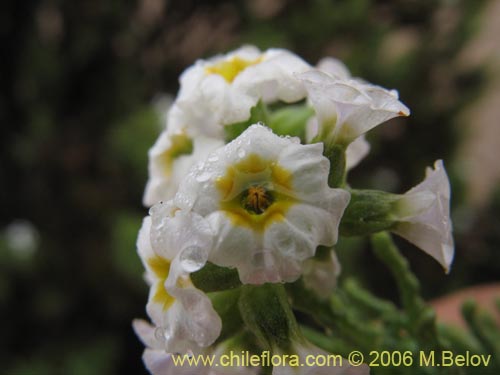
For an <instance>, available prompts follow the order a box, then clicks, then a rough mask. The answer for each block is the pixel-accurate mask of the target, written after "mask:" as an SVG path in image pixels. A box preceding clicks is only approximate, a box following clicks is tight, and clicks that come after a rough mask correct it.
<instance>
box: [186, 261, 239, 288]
mask: <svg viewBox="0 0 500 375" xmlns="http://www.w3.org/2000/svg"><path fill="white" fill-rule="evenodd" d="M191 281H192V282H193V284H194V286H195V287H197V288H198V289H200V290H202V291H204V292H205V293H209V292H218V291H222V290H228V289H233V288H237V287H239V286H240V285H241V281H240V278H239V276H238V271H237V270H236V269H234V268H227V267H220V266H216V265H215V264H213V263H210V262H207V264H205V266H204V267H203V268H202V269H201V270H199V271H196V272H193V273H192V274H191Z"/></svg>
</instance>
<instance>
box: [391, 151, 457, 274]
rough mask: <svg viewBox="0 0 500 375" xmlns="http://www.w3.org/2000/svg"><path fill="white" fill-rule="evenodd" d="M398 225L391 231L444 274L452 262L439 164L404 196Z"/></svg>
mask: <svg viewBox="0 0 500 375" xmlns="http://www.w3.org/2000/svg"><path fill="white" fill-rule="evenodd" d="M396 216H397V220H398V221H399V223H398V224H397V225H396V226H395V227H394V229H392V231H393V232H394V233H396V234H398V235H400V236H401V237H403V238H405V239H407V240H408V241H410V242H411V243H413V244H414V245H416V246H418V247H419V248H421V249H422V250H423V251H425V252H426V253H427V254H429V255H430V256H432V257H433V258H434V259H436V260H437V261H438V262H439V263H441V265H442V266H443V268H444V269H445V271H446V272H448V271H449V269H450V265H451V263H452V261H453V255H454V252H455V250H454V245H453V237H452V224H451V220H450V182H449V180H448V175H447V174H446V170H445V169H444V165H443V161H442V160H437V161H436V162H435V163H434V169H431V168H427V170H426V173H425V179H424V181H422V182H421V183H420V184H418V185H417V186H415V187H414V188H412V189H411V190H409V191H408V192H406V193H405V194H404V196H403V198H402V199H401V200H400V202H399V204H398V210H397V213H396Z"/></svg>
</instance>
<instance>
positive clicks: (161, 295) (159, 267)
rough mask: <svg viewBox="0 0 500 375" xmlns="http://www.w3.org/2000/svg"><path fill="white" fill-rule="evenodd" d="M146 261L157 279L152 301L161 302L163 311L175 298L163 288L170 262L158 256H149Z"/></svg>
mask: <svg viewBox="0 0 500 375" xmlns="http://www.w3.org/2000/svg"><path fill="white" fill-rule="evenodd" d="M147 262H148V265H149V267H150V268H151V270H152V271H153V273H154V275H155V277H156V279H157V281H156V283H155V285H154V288H155V291H154V294H153V301H154V302H156V303H159V304H161V305H162V309H163V311H166V310H168V309H169V308H170V306H172V304H173V303H174V301H175V298H174V297H172V296H171V295H170V294H169V293H168V292H167V290H166V289H165V281H166V280H167V278H168V273H169V272H170V262H169V261H168V260H166V259H164V258H160V257H158V256H155V257H153V258H149V259H148V261H147Z"/></svg>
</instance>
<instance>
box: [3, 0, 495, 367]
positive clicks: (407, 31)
mask: <svg viewBox="0 0 500 375" xmlns="http://www.w3.org/2000/svg"><path fill="white" fill-rule="evenodd" d="M499 8H500V7H499V6H498V2H495V1H494V0H493V1H486V0H455V1H445V0H442V1H437V0H393V1H390V0H386V1H382V0H381V1H375V0H345V1H334V0H330V1H327V0H311V1H300V0H274V1H271V0H258V1H242V0H238V1H211V2H202V1H193V0H179V1H168V0H142V1H131V2H121V1H116V0H115V1H86V0H80V1H62V0H61V1H56V0H54V1H48V0H39V1H37V0H27V1H15V0H4V1H2V2H1V4H0V49H1V53H0V56H1V57H0V65H1V75H0V80H1V96H0V123H1V124H2V126H1V131H0V142H1V148H0V155H1V162H0V204H1V206H0V207H1V212H0V305H1V312H0V319H1V322H2V323H3V324H2V327H1V334H0V364H1V365H0V372H1V373H2V374H111V373H136V374H139V373H143V372H144V370H143V365H142V363H141V360H140V356H141V353H142V350H143V347H142V344H141V343H140V342H139V341H138V339H137V338H136V337H135V336H134V334H133V332H132V330H131V320H132V319H133V318H136V317H145V312H144V307H145V303H146V299H147V287H146V285H145V283H144V282H143V280H142V267H141V265H140V262H139V259H138V258H137V256H136V253H135V239H136V236H137V231H138V229H139V227H140V225H141V220H142V217H143V216H145V215H146V214H147V210H146V209H145V208H144V207H142V205H141V198H142V192H143V188H144V186H145V182H146V179H147V150H148V148H149V147H150V146H151V145H152V144H153V142H154V141H155V138H156V136H157V134H158V133H159V130H160V128H161V126H162V124H161V117H160V115H159V114H158V110H157V108H158V107H161V103H163V102H165V100H168V99H162V100H159V99H158V98H161V97H163V98H165V97H164V96H161V95H165V93H170V94H175V92H176V91H177V89H178V83H177V78H178V76H179V74H180V73H181V72H182V70H183V69H185V68H186V67H187V66H188V65H190V64H192V63H193V62H194V61H195V60H196V59H197V58H200V57H207V56H210V55H213V54H216V53H221V52H225V51H228V50H230V49H233V48H236V47H238V46H239V45H241V44H243V43H250V44H255V45H257V46H259V47H261V48H267V47H271V46H275V47H285V48H289V49H291V50H292V51H294V52H296V53H297V54H299V55H301V56H302V57H304V58H305V59H306V60H307V61H308V62H310V63H312V64H315V63H316V62H317V61H318V60H319V59H320V58H321V57H323V56H327V55H330V56H335V57H338V58H340V59H342V60H343V61H345V62H346V64H347V65H348V66H349V68H350V69H351V70H352V72H353V73H354V75H356V76H361V77H363V78H365V79H367V80H369V81H371V82H374V83H377V84H380V85H383V86H386V87H390V88H397V89H398V90H399V92H400V96H401V99H402V101H403V102H404V103H405V104H407V105H408V106H409V107H410V108H411V110H412V115H411V117H410V118H408V119H397V120H393V121H391V122H390V123H388V124H385V125H383V126H381V127H379V128H377V130H375V131H374V132H372V133H371V134H370V135H369V140H370V141H371V143H372V152H371V154H370V156H369V157H368V158H367V159H366V160H365V161H364V163H362V164H361V165H360V166H359V167H358V168H356V169H355V170H354V171H353V172H352V173H351V179H350V181H351V183H352V185H353V186H354V187H358V188H381V189H386V190H389V191H393V192H404V191H405V190H407V189H409V188H410V187H411V186H413V185H415V184H416V183H417V182H419V181H420V180H421V179H422V178H423V174H424V168H425V166H428V165H431V164H432V163H433V162H434V160H435V159H438V158H443V159H444V160H445V165H446V166H447V169H448V172H449V174H450V177H451V179H452V183H453V216H454V220H455V233H456V235H455V240H456V243H457V246H456V262H455V264H454V267H453V269H452V273H451V274H450V275H449V276H445V275H444V274H443V273H442V271H441V269H440V267H439V265H438V264H437V263H435V262H433V261H432V259H430V257H427V256H426V255H424V254H423V253H421V252H420V251H418V250H416V249H415V248H414V247H412V246H410V245H408V244H406V243H405V242H404V241H398V244H400V245H401V247H402V251H403V252H404V254H405V255H406V256H408V258H409V259H410V262H411V264H412V267H413V269H414V270H415V272H416V274H417V276H418V277H419V278H420V280H421V281H422V284H423V292H424V296H425V297H426V298H429V299H430V298H434V297H436V296H440V295H443V294H444V293H447V292H450V291H453V290H457V289H460V288H463V287H465V286H470V285H476V284H481V283H487V282H492V281H498V280H499V276H500V255H499V251H498V249H499V246H500V215H499V213H500V194H499V193H498V192H497V193H496V194H495V191H498V189H496V188H495V186H496V185H495V181H498V175H500V173H498V174H495V173H497V172H498V166H497V164H498V163H497V162H496V160H498V158H499V150H500V145H498V147H496V146H495V144H494V143H492V142H494V141H492V139H494V138H495V137H494V135H495V134H496V135H497V137H498V139H500V135H498V134H497V133H498V131H496V133H495V130H492V129H494V127H495V126H498V116H496V114H498V107H499V106H498V104H495V103H496V102H495V101H494V100H492V99H491V98H495V96H494V95H495V93H496V92H497V91H496V88H498V87H499V85H498V84H496V86H495V84H494V82H498V77H499V76H500V74H499V71H498V69H497V68H496V67H497V66H498V64H497V63H498V61H499V57H498V56H499V55H500V54H499V53H498V49H496V50H495V49H493V50H491V48H489V47H488V46H490V45H491V38H490V39H488V38H489V35H491V33H492V31H491V30H490V29H491V25H493V26H494V24H495V22H494V20H495V14H496V15H497V16H499V15H500V12H499V10H500V9H499ZM495 12H496V13H495ZM497 19H498V17H497ZM488 32H489V34H488ZM497 35H498V34H497ZM492 82H493V83H492ZM484 98H486V99H485V100H486V101H485V100H483V99H484ZM489 98H490V100H488V99H489ZM496 98H498V95H497V96H496ZM484 103H486V104H484ZM488 103H490V104H488ZM481 106H483V107H481ZM484 106H486V107H484ZM474 108H475V110H474ZM484 108H486V109H484ZM495 111H496V112H495ZM485 113H486V114H489V117H488V116H485V115H484V114H485ZM499 116H500V115H499ZM495 121H496V123H495ZM488 124H490V125H488ZM495 124H496V125H495ZM485 129H486V130H485ZM492 134H493V136H492ZM481 137H482V138H481ZM492 144H493V145H492ZM496 144H498V141H497V143H496ZM478 150H479V152H478ZM491 159H493V160H494V161H493V162H492V161H491ZM483 167H484V169H483ZM492 168H493V169H492ZM495 168H496V169H495ZM339 256H340V258H341V260H342V261H343V265H344V274H350V275H352V274H355V275H356V276H357V277H358V278H359V279H360V280H361V281H362V282H364V283H365V285H368V286H370V289H372V290H373V291H374V292H375V293H377V294H378V295H380V296H384V297H388V298H391V299H392V298H396V296H397V294H396V290H395V287H394V283H393V280H391V279H390V277H389V276H388V275H387V272H386V271H385V269H384V268H383V266H382V265H381V264H379V263H378V262H377V260H375V258H374V257H373V255H372V254H371V251H370V249H369V248H368V247H367V244H366V241H364V240H352V239H351V240H349V241H344V240H341V244H340V245H339Z"/></svg>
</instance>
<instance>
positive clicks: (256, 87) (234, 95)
mask: <svg viewBox="0 0 500 375" xmlns="http://www.w3.org/2000/svg"><path fill="white" fill-rule="evenodd" d="M308 69H310V66H309V65H308V64H307V63H306V62H305V61H303V60H302V59H301V58H300V57H298V56H296V55H294V54H292V53H291V52H289V51H286V50H282V49H269V50H267V51H265V52H261V51H259V50H258V49H257V48H255V47H252V46H245V47H241V48H239V49H237V50H235V51H233V52H230V53H228V54H226V55H222V56H216V57H213V58H211V59H209V60H199V61H197V62H196V63H195V64H194V65H193V66H192V67H190V68H188V69H187V70H186V71H185V72H184V73H183V74H182V75H181V78H180V85H181V87H180V91H179V95H178V98H177V101H176V103H177V105H178V106H179V107H180V108H182V110H183V111H184V112H185V113H186V114H187V116H189V121H190V123H191V126H194V127H196V128H198V130H199V131H200V132H201V133H203V134H207V135H210V136H214V137H220V136H221V134H222V132H223V127H222V125H229V124H234V123H238V122H241V121H246V120H248V119H249V118H250V110H251V108H252V107H254V106H255V105H256V104H257V102H258V101H259V100H262V101H264V102H274V101H277V100H281V101H284V102H286V103H291V102H295V101H298V100H301V99H303V98H304V97H305V95H306V92H305V90H304V87H303V84H302V83H301V82H300V80H299V79H297V78H296V77H295V74H296V73H301V72H304V71H306V70H308Z"/></svg>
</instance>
